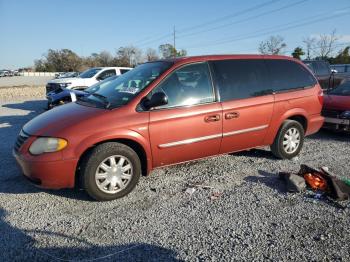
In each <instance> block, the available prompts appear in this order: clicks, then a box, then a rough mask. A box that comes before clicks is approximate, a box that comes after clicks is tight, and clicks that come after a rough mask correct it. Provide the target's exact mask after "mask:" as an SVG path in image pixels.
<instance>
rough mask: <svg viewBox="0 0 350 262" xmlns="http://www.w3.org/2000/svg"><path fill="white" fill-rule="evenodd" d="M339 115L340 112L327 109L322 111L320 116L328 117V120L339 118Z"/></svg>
mask: <svg viewBox="0 0 350 262" xmlns="http://www.w3.org/2000/svg"><path fill="white" fill-rule="evenodd" d="M341 113H342V111H338V110H328V109H323V110H322V116H324V117H330V118H339V116H340V114H341Z"/></svg>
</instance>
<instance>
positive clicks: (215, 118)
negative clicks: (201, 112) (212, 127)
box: [204, 115, 220, 123]
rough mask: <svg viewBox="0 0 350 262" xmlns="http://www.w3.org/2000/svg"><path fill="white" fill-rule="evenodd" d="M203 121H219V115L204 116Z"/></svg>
mask: <svg viewBox="0 0 350 262" xmlns="http://www.w3.org/2000/svg"><path fill="white" fill-rule="evenodd" d="M204 121H205V122H207V123H208V122H217V121H220V115H212V116H206V117H205V118H204Z"/></svg>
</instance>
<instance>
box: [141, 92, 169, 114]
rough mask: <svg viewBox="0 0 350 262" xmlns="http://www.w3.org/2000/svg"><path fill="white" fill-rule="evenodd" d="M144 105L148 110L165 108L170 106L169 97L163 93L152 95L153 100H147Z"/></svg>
mask: <svg viewBox="0 0 350 262" xmlns="http://www.w3.org/2000/svg"><path fill="white" fill-rule="evenodd" d="M142 104H143V107H144V108H145V109H147V110H149V109H151V108H153V107H158V106H164V105H166V104H168V97H167V96H166V94H164V93H163V92H157V93H155V94H153V95H152V97H151V99H145V100H144V101H143V103H142Z"/></svg>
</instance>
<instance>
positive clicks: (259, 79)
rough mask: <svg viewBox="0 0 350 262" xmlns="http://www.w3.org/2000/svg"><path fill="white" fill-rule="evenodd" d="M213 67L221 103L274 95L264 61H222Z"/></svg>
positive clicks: (216, 62)
mask: <svg viewBox="0 0 350 262" xmlns="http://www.w3.org/2000/svg"><path fill="white" fill-rule="evenodd" d="M212 66H213V69H214V78H215V83H216V85H217V87H218V89H219V93H220V100H221V101H228V100H235V99H244V98H250V97H256V96H262V95H266V94H271V93H272V90H271V88H270V87H269V86H268V85H267V69H266V65H265V64H264V61H263V60H257V59H247V60H238V59H237V60H222V61H214V62H212Z"/></svg>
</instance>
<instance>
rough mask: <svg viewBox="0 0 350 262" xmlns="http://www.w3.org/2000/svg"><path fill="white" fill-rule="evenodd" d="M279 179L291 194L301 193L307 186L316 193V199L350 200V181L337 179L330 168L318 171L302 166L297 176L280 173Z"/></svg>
mask: <svg viewBox="0 0 350 262" xmlns="http://www.w3.org/2000/svg"><path fill="white" fill-rule="evenodd" d="M279 177H280V178H281V179H282V180H284V181H285V183H286V186H287V190H288V191H289V192H301V191H303V190H304V189H305V187H306V185H307V186H308V187H309V188H310V189H312V190H313V191H315V192H316V195H315V196H314V199H321V198H322V197H323V196H327V197H330V198H332V199H335V200H347V199H349V198H350V185H349V184H350V179H339V178H337V177H336V176H335V175H334V174H332V173H330V172H329V169H328V167H322V168H321V169H320V170H318V169H316V168H313V167H310V166H307V165H301V166H300V171H299V172H298V173H297V174H291V173H286V172H280V173H279ZM348 183H349V184H348Z"/></svg>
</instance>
